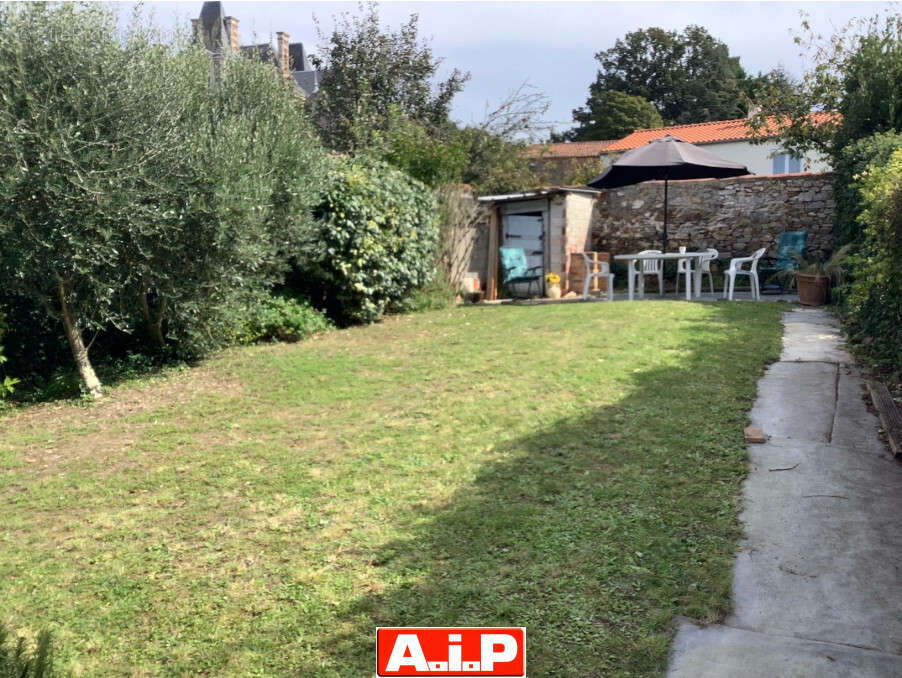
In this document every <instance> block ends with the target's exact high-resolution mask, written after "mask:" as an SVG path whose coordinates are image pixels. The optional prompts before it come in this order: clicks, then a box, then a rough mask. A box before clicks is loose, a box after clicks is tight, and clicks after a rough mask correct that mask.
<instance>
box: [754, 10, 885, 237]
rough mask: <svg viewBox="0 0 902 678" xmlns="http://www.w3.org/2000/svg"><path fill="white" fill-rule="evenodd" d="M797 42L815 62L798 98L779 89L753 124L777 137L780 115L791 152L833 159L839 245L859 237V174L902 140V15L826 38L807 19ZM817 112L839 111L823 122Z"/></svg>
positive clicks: (870, 20) (782, 132)
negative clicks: (775, 120)
mask: <svg viewBox="0 0 902 678" xmlns="http://www.w3.org/2000/svg"><path fill="white" fill-rule="evenodd" d="M795 41H796V43H797V44H799V45H801V46H802V47H804V48H805V49H807V51H808V53H809V55H810V57H811V60H812V62H813V67H812V68H811V70H809V71H808V72H807V73H805V75H804V76H803V78H802V82H801V83H800V85H799V86H798V88H797V90H796V92H795V95H794V96H792V97H784V96H781V95H780V93H779V90H774V91H771V95H770V96H769V97H765V98H762V99H761V100H760V101H761V103H762V108H761V111H760V113H759V114H758V115H756V116H754V117H753V118H752V120H751V123H752V125H753V126H754V127H756V128H757V129H759V130H760V131H761V132H762V135H763V134H769V135H771V136H772V134H773V129H772V124H771V122H770V119H769V117H768V116H772V115H776V114H780V115H782V116H783V117H782V118H781V119H782V120H783V121H784V122H783V123H782V124H781V125H780V127H779V129H778V130H777V131H778V133H779V135H780V141H781V143H782V145H783V146H784V147H785V148H786V149H787V150H789V151H791V152H793V153H795V154H797V155H803V154H805V153H806V152H815V153H818V154H821V155H823V156H825V157H826V158H828V159H829V160H830V162H831V164H832V165H833V167H834V169H835V174H834V192H835V194H836V201H837V210H836V223H835V230H836V235H837V238H838V240H839V242H851V241H855V240H857V239H858V238H859V237H860V234H861V227H860V224H859V223H858V220H857V217H858V214H859V213H860V211H861V204H860V198H861V196H860V190H859V189H860V187H859V185H858V182H857V179H856V176H857V175H858V174H860V173H861V172H862V171H863V170H864V169H866V168H867V166H868V165H869V164H871V163H872V162H879V163H881V164H885V163H886V162H888V161H889V159H890V156H891V155H892V153H893V151H894V150H895V149H896V148H898V147H899V146H900V144H902V141H900V140H902V136H900V134H899V133H900V132H902V17H900V16H899V15H898V14H897V13H892V12H888V13H887V14H886V15H885V16H884V17H881V16H879V15H878V16H875V17H872V18H867V19H856V20H854V21H852V22H850V23H849V24H848V25H846V26H845V27H843V28H841V29H839V30H838V31H836V32H835V33H834V34H833V35H832V36H830V37H829V38H823V37H821V36H820V35H818V34H816V33H815V32H814V31H813V30H812V29H811V27H810V25H809V23H808V21H807V19H805V20H803V22H802V31H801V32H800V33H799V34H798V35H797V36H796V38H795ZM812 111H822V112H823V111H828V112H829V111H835V112H837V113H838V114H839V115H836V116H834V117H832V118H828V119H826V120H825V119H824V116H815V115H812Z"/></svg>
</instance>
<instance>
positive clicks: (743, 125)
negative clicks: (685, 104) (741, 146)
mask: <svg viewBox="0 0 902 678" xmlns="http://www.w3.org/2000/svg"><path fill="white" fill-rule="evenodd" d="M811 116H812V120H813V122H815V123H816V124H818V125H822V124H824V123H825V122H830V121H833V120H836V118H837V116H838V114H837V113H812V114H811ZM747 123H748V120H747V119H746V118H737V119H735V120H715V121H713V122H698V123H694V124H692V125H673V126H671V127H656V128H654V129H637V130H636V131H635V132H633V133H632V134H627V135H626V136H625V137H623V138H622V139H618V140H617V141H614V142H612V143H610V144H608V145H607V146H606V147H605V148H604V149H602V150H603V151H604V152H605V153H613V152H620V151H629V150H632V149H634V148H638V147H639V146H643V145H645V144H647V143H648V142H649V141H653V140H655V139H660V138H661V137H663V136H666V135H668V134H670V135H672V136H675V137H677V138H678V139H682V140H683V141H688V142H689V143H690V144H713V143H720V142H724V141H742V140H743V139H749V138H751V137H753V136H754V132H753V131H752V130H751V128H750V127H749V126H748V124H747ZM780 127H781V125H780V124H779V121H778V120H777V118H776V116H771V117H769V118H768V124H767V128H768V131H769V132H771V133H772V134H774V135H776V134H777V132H779V129H780Z"/></svg>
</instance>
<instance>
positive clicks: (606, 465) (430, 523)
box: [0, 302, 783, 678]
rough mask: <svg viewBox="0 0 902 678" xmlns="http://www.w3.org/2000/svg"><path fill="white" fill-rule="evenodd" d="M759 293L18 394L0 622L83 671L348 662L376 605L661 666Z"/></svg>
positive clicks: (719, 519) (709, 498)
mask: <svg viewBox="0 0 902 678" xmlns="http://www.w3.org/2000/svg"><path fill="white" fill-rule="evenodd" d="M781 310H783V308H782V305H780V304H772V303H767V304H749V303H733V304H729V303H717V304H698V303H695V304H686V303H681V302H663V303H660V302H645V303H635V304H628V303H618V304H571V305H557V306H537V307H535V306H534V307H525V306H520V307H516V306H514V307H495V308H485V307H483V308H472V307H471V308H462V309H455V310H451V311H443V312H434V313H428V314H423V315H416V316H405V317H398V318H392V319H389V320H387V321H385V322H384V323H381V324H379V325H376V326H372V327H366V328H356V329H350V330H344V331H338V332H333V333H330V334H328V335H325V336H323V337H319V338H317V339H314V340H311V341H308V342H305V343H302V344H295V345H281V346H258V347H250V348H243V349H235V350H231V351H227V352H225V353H223V354H221V355H220V356H218V357H217V358H215V359H213V360H211V361H209V362H208V363H205V364H204V365H203V366H201V367H199V368H196V369H194V370H190V371H188V372H182V373H180V374H176V375H174V376H171V377H169V378H162V379H157V380H156V381H153V382H144V383H136V384H131V385H126V386H123V387H120V388H118V389H117V390H115V391H114V392H113V393H112V395H111V396H110V397H109V398H108V399H107V400H106V401H105V402H102V403H98V404H95V405H92V406H88V407H85V406H83V405H78V404H72V405H69V404H62V405H44V406H37V407H33V408H27V409H25V410H22V411H20V412H17V413H14V414H12V415H9V416H7V417H5V418H4V419H2V420H0V426H3V427H4V429H5V430H4V434H3V437H2V442H0V464H2V465H0V474H2V475H0V622H5V623H6V624H7V626H8V627H9V628H10V630H11V631H14V632H18V633H25V634H32V635H33V634H35V633H36V632H37V631H38V630H39V629H40V628H44V627H49V628H51V629H52V630H53V632H54V636H55V642H56V644H57V645H58V649H57V654H58V656H59V657H60V658H61V660H62V661H63V663H64V665H65V667H66V668H68V669H69V670H72V671H73V672H74V673H75V674H76V675H85V676H105V675H129V676H176V675H188V674H192V675H197V674H201V675H211V676H289V675H294V676H305V677H306V676H315V677H319V676H349V677H355V678H356V677H360V676H370V675H373V673H374V664H375V662H374V658H375V648H374V639H375V627H376V626H380V625H381V626H387V625H433V626H446V625H447V626H452V625H494V626H498V625H516V626H526V627H527V636H528V654H527V662H528V665H529V667H530V674H531V675H534V676H542V677H544V676H574V677H580V678H582V677H585V676H602V675H604V676H647V675H660V674H661V673H662V672H663V670H664V668H665V665H666V653H667V647H668V643H669V640H670V638H671V634H672V628H671V622H672V619H673V616H674V615H688V616H690V617H695V618H699V619H703V620H710V621H713V620H716V619H719V618H721V617H722V616H723V615H724V614H725V613H726V612H727V611H728V608H729V590H730V568H731V562H732V557H733V555H734V549H735V545H736V542H737V539H738V537H739V530H738V526H737V521H736V515H737V503H738V493H739V488H740V482H741V480H742V478H743V476H744V473H745V447H744V442H743V434H742V429H743V426H744V425H745V424H746V423H747V422H746V418H747V412H748V410H749V409H750V407H751V403H752V400H753V397H754V394H755V383H756V380H757V378H758V376H759V375H760V374H761V373H762V370H763V368H764V366H765V365H766V364H767V363H768V362H769V361H772V360H774V359H776V357H777V355H778V347H779V337H780V327H779V322H778V321H779V313H780V311H781Z"/></svg>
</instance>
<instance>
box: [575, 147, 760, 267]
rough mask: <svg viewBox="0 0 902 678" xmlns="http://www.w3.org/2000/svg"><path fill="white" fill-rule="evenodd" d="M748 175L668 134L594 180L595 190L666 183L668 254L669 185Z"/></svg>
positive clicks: (624, 157)
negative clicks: (676, 180)
mask: <svg viewBox="0 0 902 678" xmlns="http://www.w3.org/2000/svg"><path fill="white" fill-rule="evenodd" d="M742 174H749V170H748V168H747V167H746V166H745V165H740V164H738V163H735V162H732V161H730V160H726V159H725V158H721V157H720V156H719V155H715V154H714V153H711V151H706V150H705V149H704V148H699V147H698V146H693V145H692V144H690V143H688V142H685V141H681V140H680V139H677V138H676V137H672V136H670V135H669V134H668V135H667V136H665V137H662V138H660V139H655V140H653V141H649V142H648V143H647V144H645V145H644V146H640V147H639V148H634V149H633V150H631V151H628V152H626V153H624V154H623V155H622V156H621V157H620V159H618V160H617V161H616V162H615V163H614V164H613V165H611V166H610V167H609V168H608V169H607V170H605V171H604V172H602V173H601V174H600V175H598V176H597V177H595V178H594V179H592V181H590V182H589V186H591V187H592V188H619V187H620V186H629V185H631V184H638V183H641V182H643V181H654V180H657V181H660V180H662V179H663V180H664V250H665V251H666V250H667V182H668V181H669V180H671V179H719V178H723V177H735V176H740V175H742Z"/></svg>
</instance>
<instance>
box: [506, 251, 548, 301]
mask: <svg viewBox="0 0 902 678" xmlns="http://www.w3.org/2000/svg"><path fill="white" fill-rule="evenodd" d="M498 255H499V257H500V258H501V284H502V285H503V286H505V287H507V289H508V290H510V292H511V296H513V287H512V285H518V284H522V283H526V285H527V287H526V296H527V297H529V296H530V292H531V291H532V286H533V284H535V285H536V292H539V291H540V290H541V285H539V281H541V280H542V273H541V271H542V267H541V266H528V262H527V261H526V251H525V250H523V249H522V248H519V247H499V248H498ZM535 271H538V273H536V272H535Z"/></svg>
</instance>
